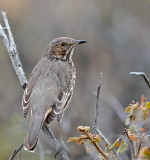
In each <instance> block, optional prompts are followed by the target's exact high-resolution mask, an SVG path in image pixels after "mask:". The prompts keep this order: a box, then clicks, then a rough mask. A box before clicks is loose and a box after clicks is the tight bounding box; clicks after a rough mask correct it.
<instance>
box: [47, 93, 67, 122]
mask: <svg viewBox="0 0 150 160" xmlns="http://www.w3.org/2000/svg"><path fill="white" fill-rule="evenodd" d="M69 97H70V96H69V93H68V91H60V93H59V96H58V99H57V101H56V102H55V103H54V104H53V106H52V109H51V110H48V111H47V112H46V114H45V118H46V120H45V121H46V123H48V124H49V123H50V122H51V121H53V119H54V118H55V117H57V116H58V115H59V114H60V113H61V112H62V111H63V110H64V108H66V107H65V106H66V104H68V100H69V101H70V98H69Z"/></svg>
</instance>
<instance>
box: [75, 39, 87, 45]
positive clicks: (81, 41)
mask: <svg viewBox="0 0 150 160" xmlns="http://www.w3.org/2000/svg"><path fill="white" fill-rule="evenodd" d="M77 43H78V44H82V43H87V41H85V40H77Z"/></svg>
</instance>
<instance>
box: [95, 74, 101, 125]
mask: <svg viewBox="0 0 150 160" xmlns="http://www.w3.org/2000/svg"><path fill="white" fill-rule="evenodd" d="M102 76H103V73H101V72H100V74H99V80H98V86H97V89H96V92H94V95H95V98H96V109H95V123H94V125H95V126H97V124H98V122H97V121H98V112H99V96H100V89H101V81H102Z"/></svg>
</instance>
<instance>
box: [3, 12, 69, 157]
mask: <svg viewBox="0 0 150 160" xmlns="http://www.w3.org/2000/svg"><path fill="white" fill-rule="evenodd" d="M1 14H2V16H3V20H4V24H5V27H2V25H1V23H0V37H1V39H2V41H3V43H4V45H5V47H6V49H7V51H8V54H9V56H10V59H11V62H12V64H13V67H14V70H15V72H16V75H17V77H18V79H19V81H20V83H21V87H22V88H23V89H24V90H25V88H26V85H27V79H26V76H25V72H24V71H23V68H22V64H21V61H20V59H19V53H18V51H17V49H16V45H15V42H14V38H13V35H12V33H11V30H10V26H9V23H8V19H7V17H6V13H5V12H3V11H1ZM6 31H7V33H8V36H7V34H6ZM48 130H49V128H47V132H46V133H45V134H47V135H49V137H50V139H51V140H52V141H53V142H55V143H54V144H55V147H56V150H57V151H58V149H59V151H58V153H59V155H60V157H64V160H70V159H69V158H68V157H67V156H68V154H67V152H66V150H65V149H64V147H62V146H60V145H59V142H58V141H57V139H56V138H55V136H54V134H53V133H52V131H50V130H49V131H48ZM23 145H24V143H22V144H21V145H20V146H19V147H18V148H17V149H15V150H14V152H13V154H12V155H11V157H10V159H9V160H12V159H13V158H14V157H15V156H16V154H17V153H18V152H19V151H21V148H22V147H23ZM58 146H59V147H58ZM64 155H65V156H64Z"/></svg>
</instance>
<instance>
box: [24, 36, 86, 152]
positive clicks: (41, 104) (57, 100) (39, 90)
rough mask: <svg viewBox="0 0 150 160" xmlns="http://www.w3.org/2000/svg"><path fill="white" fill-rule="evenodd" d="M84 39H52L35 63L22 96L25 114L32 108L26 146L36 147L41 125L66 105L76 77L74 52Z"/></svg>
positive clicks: (26, 147)
mask: <svg viewBox="0 0 150 160" xmlns="http://www.w3.org/2000/svg"><path fill="white" fill-rule="evenodd" d="M81 43H86V41H84V40H78V41H77V40H74V39H71V38H67V37H61V38H57V39H55V40H53V41H51V42H50V43H49V45H48V47H47V49H46V50H45V52H44V54H43V56H42V58H41V59H40V61H39V62H38V63H37V65H36V66H35V67H34V69H33V71H32V73H31V76H30V78H29V81H28V85H27V87H26V89H25V91H24V95H23V99H22V106H23V113H24V118H26V117H27V115H28V113H29V110H31V120H30V125H29V129H28V133H27V136H26V138H25V140H24V148H25V149H27V150H29V151H34V149H35V147H36V144H37V141H38V137H39V133H40V129H41V127H42V125H43V124H49V123H50V122H51V121H53V119H54V118H55V117H57V116H58V115H59V114H61V113H62V112H63V111H64V110H65V109H66V108H67V106H68V104H69V102H70V99H71V97H72V93H73V87H74V85H75V78H76V71H75V67H74V64H73V62H72V55H73V51H74V48H75V46H76V45H78V44H81Z"/></svg>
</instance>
